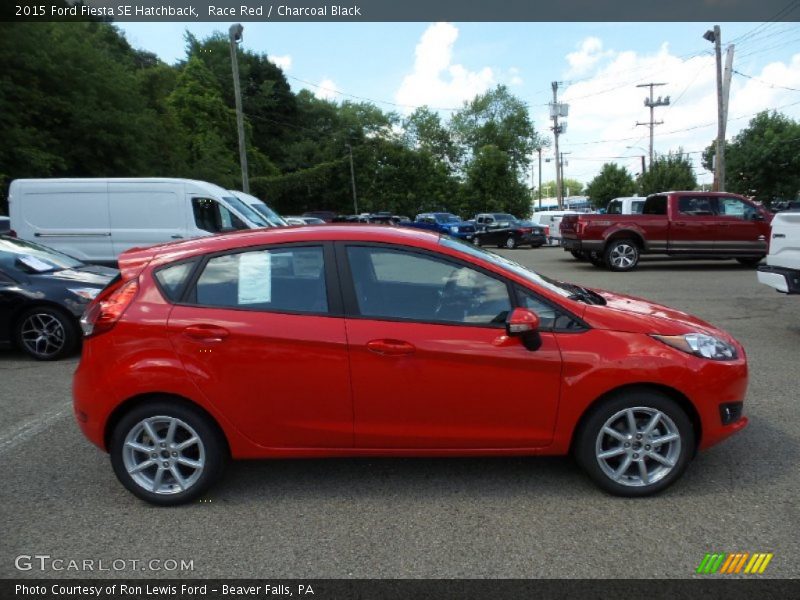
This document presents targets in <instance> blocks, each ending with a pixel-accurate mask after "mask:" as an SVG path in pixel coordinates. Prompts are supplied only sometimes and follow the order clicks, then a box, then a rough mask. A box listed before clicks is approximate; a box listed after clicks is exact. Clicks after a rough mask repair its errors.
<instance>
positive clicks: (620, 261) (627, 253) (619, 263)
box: [608, 243, 638, 270]
mask: <svg viewBox="0 0 800 600" xmlns="http://www.w3.org/2000/svg"><path fill="white" fill-rule="evenodd" d="M637 253H638V251H637V249H636V248H635V247H634V246H633V245H632V244H628V243H620V244H617V245H615V246H614V247H613V248H612V249H611V252H609V255H608V262H609V263H610V264H611V266H612V267H613V268H615V269H620V270H627V269H631V268H633V267H634V266H635V265H636V259H637Z"/></svg>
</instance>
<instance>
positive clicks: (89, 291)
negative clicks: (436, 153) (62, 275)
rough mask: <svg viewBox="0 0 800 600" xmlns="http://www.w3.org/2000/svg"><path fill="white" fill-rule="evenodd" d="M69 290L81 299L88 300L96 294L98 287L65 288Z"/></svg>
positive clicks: (98, 291) (92, 298)
mask: <svg viewBox="0 0 800 600" xmlns="http://www.w3.org/2000/svg"><path fill="white" fill-rule="evenodd" d="M67 289H68V290H69V291H70V292H72V293H73V294H75V295H76V296H78V297H79V298H80V299H81V300H85V301H86V302H89V301H90V300H94V299H95V297H96V296H97V294H99V293H100V290H99V289H98V288H67Z"/></svg>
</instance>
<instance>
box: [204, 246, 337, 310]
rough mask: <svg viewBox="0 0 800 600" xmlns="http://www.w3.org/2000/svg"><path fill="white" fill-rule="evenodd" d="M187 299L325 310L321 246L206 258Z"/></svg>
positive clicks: (213, 303)
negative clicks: (191, 296)
mask: <svg viewBox="0 0 800 600" xmlns="http://www.w3.org/2000/svg"><path fill="white" fill-rule="evenodd" d="M192 301H193V302H194V303H197V304H200V305H203V306H216V307H225V308H247V309H254V310H268V311H277V312H307V313H324V312H327V310H328V297H327V291H326V286H325V268H324V259H323V253H322V248H321V247H317V246H314V247H302V248H300V247H297V248H281V249H270V250H255V251H250V252H239V253H236V254H226V255H224V256H216V257H214V258H211V259H209V261H208V262H207V263H206V265H205V267H204V268H203V272H202V273H201V274H200V277H199V278H198V280H197V284H196V286H195V289H194V293H193V298H192Z"/></svg>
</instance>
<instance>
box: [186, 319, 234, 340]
mask: <svg viewBox="0 0 800 600" xmlns="http://www.w3.org/2000/svg"><path fill="white" fill-rule="evenodd" d="M229 333H230V332H229V331H228V330H227V329H225V328H224V327H218V326H216V325H206V324H201V325H189V326H188V327H186V328H184V330H183V335H185V336H186V337H188V338H191V339H193V340H195V341H198V342H211V343H219V342H221V341H222V340H224V339H225V338H226V337H228V335H229Z"/></svg>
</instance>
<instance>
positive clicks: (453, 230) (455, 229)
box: [450, 225, 458, 233]
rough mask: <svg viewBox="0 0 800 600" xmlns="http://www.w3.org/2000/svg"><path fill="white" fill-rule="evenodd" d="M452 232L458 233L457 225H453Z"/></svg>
mask: <svg viewBox="0 0 800 600" xmlns="http://www.w3.org/2000/svg"><path fill="white" fill-rule="evenodd" d="M450 233H458V227H457V226H456V225H451V226H450Z"/></svg>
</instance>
